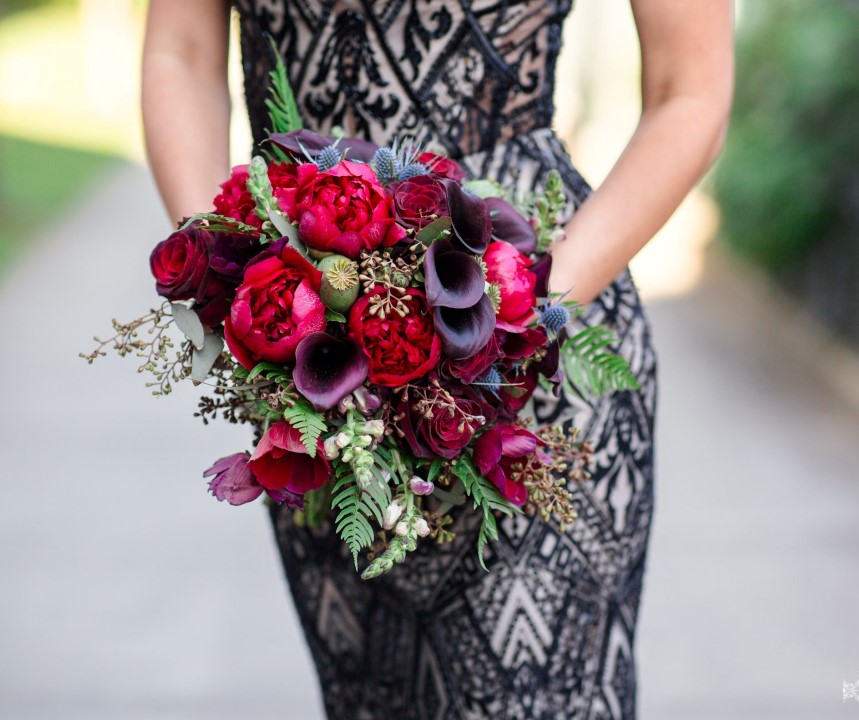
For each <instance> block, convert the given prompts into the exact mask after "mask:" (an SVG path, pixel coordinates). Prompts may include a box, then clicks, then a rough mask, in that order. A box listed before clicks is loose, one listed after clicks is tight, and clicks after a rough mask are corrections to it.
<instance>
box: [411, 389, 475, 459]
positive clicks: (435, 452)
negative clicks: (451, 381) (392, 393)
mask: <svg viewBox="0 0 859 720" xmlns="http://www.w3.org/2000/svg"><path fill="white" fill-rule="evenodd" d="M445 390H446V391H447V392H446V393H444V392H443V391H441V390H439V389H437V388H433V387H428V388H426V390H425V391H424V392H425V393H426V395H427V397H432V398H434V399H435V400H436V401H437V402H436V403H435V404H434V405H433V406H432V409H431V410H430V411H429V412H430V415H431V416H430V417H426V415H425V413H424V412H422V410H423V408H422V407H421V405H420V404H419V402H420V400H419V399H418V398H416V397H415V394H416V393H415V392H412V393H411V394H410V395H409V400H408V402H403V403H401V404H400V407H399V408H398V411H397V412H398V414H399V415H402V416H403V419H402V421H401V422H400V427H401V429H402V431H403V432H404V433H405V436H406V441H407V442H408V445H409V448H410V449H411V451H412V452H413V453H414V455H415V456H416V457H419V458H428V459H431V458H435V457H443V458H447V459H449V460H452V459H453V458H456V457H459V456H460V455H461V454H462V451H463V450H464V449H465V447H466V446H467V445H468V443H469V442H471V438H472V437H473V436H474V433H475V432H476V431H477V430H479V429H480V428H481V427H482V426H483V425H484V424H485V423H486V421H487V419H486V416H485V415H484V412H483V403H481V402H480V401H479V400H478V397H477V395H476V394H472V393H469V391H468V389H467V388H464V387H462V386H459V387H446V388H445ZM451 397H452V398H453V403H451V401H450V398H451Z"/></svg>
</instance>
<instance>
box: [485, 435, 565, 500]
mask: <svg viewBox="0 0 859 720" xmlns="http://www.w3.org/2000/svg"><path fill="white" fill-rule="evenodd" d="M542 445H544V443H543V441H542V440H540V438H538V437H537V436H536V435H534V433H531V432H528V431H527V430H525V429H524V428H520V427H517V426H515V425H495V426H494V427H491V428H489V429H488V430H487V431H486V432H485V433H483V434H482V435H481V436H480V437H479V438H477V441H476V442H475V443H474V464H475V465H476V466H477V469H478V471H480V474H481V475H483V476H484V477H485V478H486V479H487V480H490V481H491V482H492V484H493V485H495V487H497V488H498V490H499V491H500V492H501V494H502V495H503V496H504V497H505V498H507V499H508V500H509V501H510V502H512V503H513V504H514V505H520V506H521V505H524V504H525V501H526V500H527V499H528V490H527V488H526V487H525V485H524V484H523V483H522V482H521V481H520V479H519V477H518V473H517V472H516V471H515V470H514V469H513V468H514V466H516V465H522V466H527V465H530V464H532V463H544V462H546V461H548V460H549V458H548V457H547V456H546V455H545V453H544V451H542V450H541V446H542Z"/></svg>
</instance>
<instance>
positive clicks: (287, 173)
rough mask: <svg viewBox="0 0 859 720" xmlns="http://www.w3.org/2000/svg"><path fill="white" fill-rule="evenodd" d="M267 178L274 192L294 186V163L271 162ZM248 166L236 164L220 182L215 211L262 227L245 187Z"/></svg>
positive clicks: (253, 203) (250, 196) (254, 204)
mask: <svg viewBox="0 0 859 720" xmlns="http://www.w3.org/2000/svg"><path fill="white" fill-rule="evenodd" d="M268 179H269V181H270V182H271V186H272V188H273V189H274V191H275V192H277V191H278V190H282V189H284V188H288V187H295V184H296V182H297V180H296V172H295V165H292V164H290V163H272V164H271V165H269V167H268ZM247 184H248V166H247V165H237V166H236V167H234V168H233V170H232V173H231V174H230V179H229V180H227V181H226V182H224V183H222V184H221V192H220V193H219V194H218V195H217V196H216V197H215V201H214V204H215V212H216V213H218V215H225V216H226V217H231V218H233V219H235V220H238V221H239V222H243V223H245V224H246V225H253V226H254V227H256V228H258V227H262V220H261V219H260V217H259V215H257V214H256V202H255V201H254V199H253V196H252V195H251V194H250V192H249V191H248V188H247Z"/></svg>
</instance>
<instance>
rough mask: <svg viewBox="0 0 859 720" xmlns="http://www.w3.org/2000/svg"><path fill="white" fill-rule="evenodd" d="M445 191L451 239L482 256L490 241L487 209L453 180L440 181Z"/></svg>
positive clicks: (482, 202)
mask: <svg viewBox="0 0 859 720" xmlns="http://www.w3.org/2000/svg"><path fill="white" fill-rule="evenodd" d="M440 182H442V183H444V186H445V188H446V190H447V207H448V209H449V210H450V220H451V229H452V230H453V237H454V238H455V239H456V240H457V241H458V242H459V244H460V245H462V246H463V247H464V248H465V249H466V250H468V251H469V252H473V253H477V254H478V255H482V254H483V253H484V252H485V251H486V248H487V247H489V241H490V240H492V221H491V220H490V217H489V207H488V206H487V205H486V202H484V201H483V200H482V199H480V198H479V197H477V196H476V195H471V194H469V193H467V192H465V190H463V189H462V188H461V187H460V185H459V183H457V182H455V181H453V180H441V181H440Z"/></svg>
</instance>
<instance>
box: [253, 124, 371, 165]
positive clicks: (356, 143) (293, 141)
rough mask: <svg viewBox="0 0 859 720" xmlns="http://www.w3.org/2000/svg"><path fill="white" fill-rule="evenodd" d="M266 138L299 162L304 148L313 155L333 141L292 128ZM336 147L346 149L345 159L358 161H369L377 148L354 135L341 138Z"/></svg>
mask: <svg viewBox="0 0 859 720" xmlns="http://www.w3.org/2000/svg"><path fill="white" fill-rule="evenodd" d="M268 139H269V141H270V142H271V143H273V144H275V145H277V146H278V147H279V148H280V149H281V150H283V151H284V152H286V154H287V155H290V156H291V157H292V158H293V159H295V160H298V161H300V162H303V161H305V160H306V159H307V157H306V156H305V154H304V151H305V150H306V151H307V152H308V153H310V155H311V156H313V157H315V156H316V153H318V152H319V151H320V150H322V148H325V147H328V146H329V145H331V144H332V143H333V142H334V139H333V138H330V137H327V136H325V135H319V134H318V133H315V132H313V131H312V130H304V129H302V130H293V131H292V132H288V133H274V134H273V135H270V136H269V138H268ZM337 147H339V148H342V149H343V150H345V151H346V159H347V160H358V161H359V162H370V160H371V159H372V158H373V153H375V152H376V150H378V149H379V146H378V145H376V144H375V143H372V142H369V141H368V140H362V139H361V138H354V137H344V138H341V139H340V142H339V143H337Z"/></svg>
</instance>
